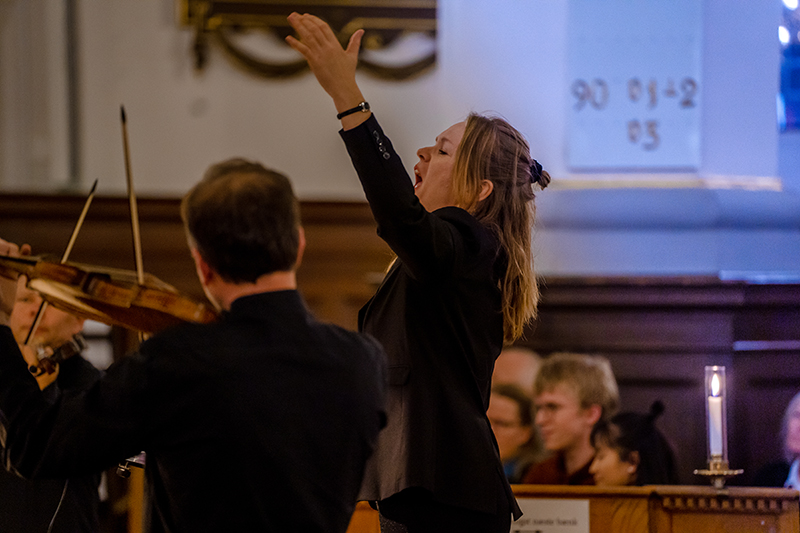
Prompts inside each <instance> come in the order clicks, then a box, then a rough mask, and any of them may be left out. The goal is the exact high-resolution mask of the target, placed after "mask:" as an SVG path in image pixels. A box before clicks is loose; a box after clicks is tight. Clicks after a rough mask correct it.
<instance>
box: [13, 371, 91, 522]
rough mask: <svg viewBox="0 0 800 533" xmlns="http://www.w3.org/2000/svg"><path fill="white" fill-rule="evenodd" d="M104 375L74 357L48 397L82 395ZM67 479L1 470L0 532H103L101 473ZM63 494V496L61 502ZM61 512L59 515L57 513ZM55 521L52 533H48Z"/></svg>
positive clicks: (59, 374) (50, 390)
mask: <svg viewBox="0 0 800 533" xmlns="http://www.w3.org/2000/svg"><path fill="white" fill-rule="evenodd" d="M100 376H102V372H100V371H99V370H98V369H96V368H95V367H93V366H92V364H91V363H90V362H89V361H87V360H86V359H84V358H83V357H81V356H80V355H75V356H73V357H70V358H69V359H67V360H66V361H62V362H61V363H60V364H59V371H58V378H56V384H57V386H56V385H51V386H50V387H48V391H47V393H45V394H48V393H51V392H52V393H55V391H56V389H60V390H61V391H80V390H83V389H86V388H88V387H89V386H91V384H92V383H94V382H95V381H97V380H98V379H100ZM65 483H66V480H64V479H37V480H36V481H30V480H27V479H22V478H21V477H19V476H16V475H14V474H12V473H10V472H7V471H6V470H4V469H2V468H0V502H2V503H0V531H13V532H14V533H41V532H43V531H52V533H96V532H97V531H100V514H99V507H100V495H99V494H98V492H97V488H98V486H99V485H100V473H99V472H98V473H91V474H87V475H83V476H75V477H71V478H70V479H69V483H66V492H64V486H65ZM62 493H63V494H64V497H63V500H62V497H61V495H62ZM56 510H58V513H56ZM54 516H55V520H53V527H52V530H48V526H49V524H50V521H51V520H52V519H53V517H54Z"/></svg>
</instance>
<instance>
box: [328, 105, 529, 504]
mask: <svg viewBox="0 0 800 533" xmlns="http://www.w3.org/2000/svg"><path fill="white" fill-rule="evenodd" d="M340 133H341V136H342V138H343V139H344V141H345V144H346V145H347V150H348V152H349V153H350V157H351V159H352V161H353V165H354V166H355V169H356V171H357V173H358V176H359V178H360V180H361V183H362V186H363V188H364V192H365V193H366V197H367V200H368V201H369V204H370V207H371V209H372V213H373V215H374V216H375V220H376V221H377V223H378V234H379V235H380V237H381V238H382V239H384V240H385V241H386V242H387V244H389V246H390V247H391V248H392V250H393V251H394V252H395V253H396V254H397V256H398V259H397V261H396V262H395V263H394V265H393V266H392V268H391V269H390V270H389V272H388V273H387V275H386V277H385V279H384V280H383V283H382V284H381V286H380V287H379V288H378V291H377V292H376V294H375V296H373V298H372V299H371V300H370V301H369V302H368V303H367V304H366V305H365V306H364V308H363V309H361V312H360V314H359V327H360V330H361V331H363V332H366V333H369V334H370V335H372V336H374V337H375V338H377V339H378V340H379V341H380V342H381V343H382V344H383V346H384V349H385V350H386V353H387V356H388V358H389V389H388V404H387V408H388V413H389V425H388V426H387V428H386V429H385V430H384V431H382V432H381V434H380V436H379V441H378V442H379V444H378V448H377V450H376V453H375V455H374V456H373V458H372V459H371V460H370V462H369V465H368V467H367V474H366V477H365V481H364V486H363V488H362V491H361V494H360V497H361V498H362V499H367V500H381V499H385V498H387V497H389V496H391V495H392V494H395V493H397V492H399V491H401V490H403V489H405V488H409V487H422V488H424V489H427V490H429V491H430V492H431V493H432V494H433V497H434V499H435V500H437V501H439V502H442V503H445V504H448V505H454V506H458V507H463V508H468V509H473V510H477V511H483V512H488V513H495V512H498V510H499V509H503V508H505V509H508V507H509V506H510V507H511V508H512V510H514V511H515V514H516V513H518V507H517V506H516V501H515V500H514V497H513V494H512V493H511V489H510V486H509V485H508V482H507V480H506V478H505V475H504V473H503V469H502V465H501V463H500V458H499V454H498V452H497V445H496V443H495V440H494V434H493V433H492V430H491V426H490V425H489V421H488V419H487V417H486V408H487V407H488V404H489V391H490V388H491V377H492V370H493V369H494V361H495V359H496V358H497V356H498V355H499V353H500V350H501V348H502V345H503V314H502V303H501V293H500V289H499V287H498V282H499V279H500V276H501V275H502V274H503V273H504V265H505V262H504V256H503V254H502V253H501V252H500V244H499V242H498V240H497V238H496V237H495V236H494V234H493V233H492V232H491V231H490V230H489V229H487V228H486V227H484V226H483V225H481V224H480V223H479V222H478V221H477V220H476V219H475V218H474V217H473V216H472V215H470V214H469V213H468V212H467V211H464V210H463V209H459V208H456V207H445V208H442V209H438V210H436V211H435V212H434V213H429V212H427V211H426V210H425V209H424V208H423V207H422V205H421V204H420V203H419V200H418V199H417V197H416V196H415V194H414V188H413V186H412V185H411V181H410V180H409V178H408V175H407V173H406V171H405V168H404V167H403V163H402V161H401V160H400V158H399V156H398V155H397V154H396V153H395V152H394V149H393V147H392V145H391V142H390V141H389V139H388V138H386V137H385V136H384V134H383V131H382V130H381V128H380V126H379V125H378V122H377V121H376V119H375V117H374V116H372V117H370V118H369V119H368V120H367V121H366V122H365V123H364V124H362V125H360V126H359V127H357V128H355V129H352V130H348V131H342V132H340ZM501 502H502V503H501Z"/></svg>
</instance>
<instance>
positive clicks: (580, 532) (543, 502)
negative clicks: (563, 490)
mask: <svg viewBox="0 0 800 533" xmlns="http://www.w3.org/2000/svg"><path fill="white" fill-rule="evenodd" d="M517 503H518V504H519V507H520V509H522V513H523V515H522V518H520V519H519V520H517V521H516V522H512V523H511V533H589V500H562V499H541V498H536V499H532V498H520V499H518V500H517Z"/></svg>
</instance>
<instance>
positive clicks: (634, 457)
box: [626, 450, 642, 472]
mask: <svg viewBox="0 0 800 533" xmlns="http://www.w3.org/2000/svg"><path fill="white" fill-rule="evenodd" d="M626 461H627V462H629V463H630V464H631V466H633V470H631V472H636V469H637V468H639V463H641V462H642V459H641V457H639V452H637V451H636V450H633V451H632V452H631V453H629V454H628V458H627V459H626Z"/></svg>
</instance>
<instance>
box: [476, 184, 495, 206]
mask: <svg viewBox="0 0 800 533" xmlns="http://www.w3.org/2000/svg"><path fill="white" fill-rule="evenodd" d="M493 190H494V183H493V182H492V181H491V180H483V181H481V192H480V194H479V195H478V201H479V202H482V201H483V200H485V199H487V198H488V197H489V195H490V194H492V191H493Z"/></svg>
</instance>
